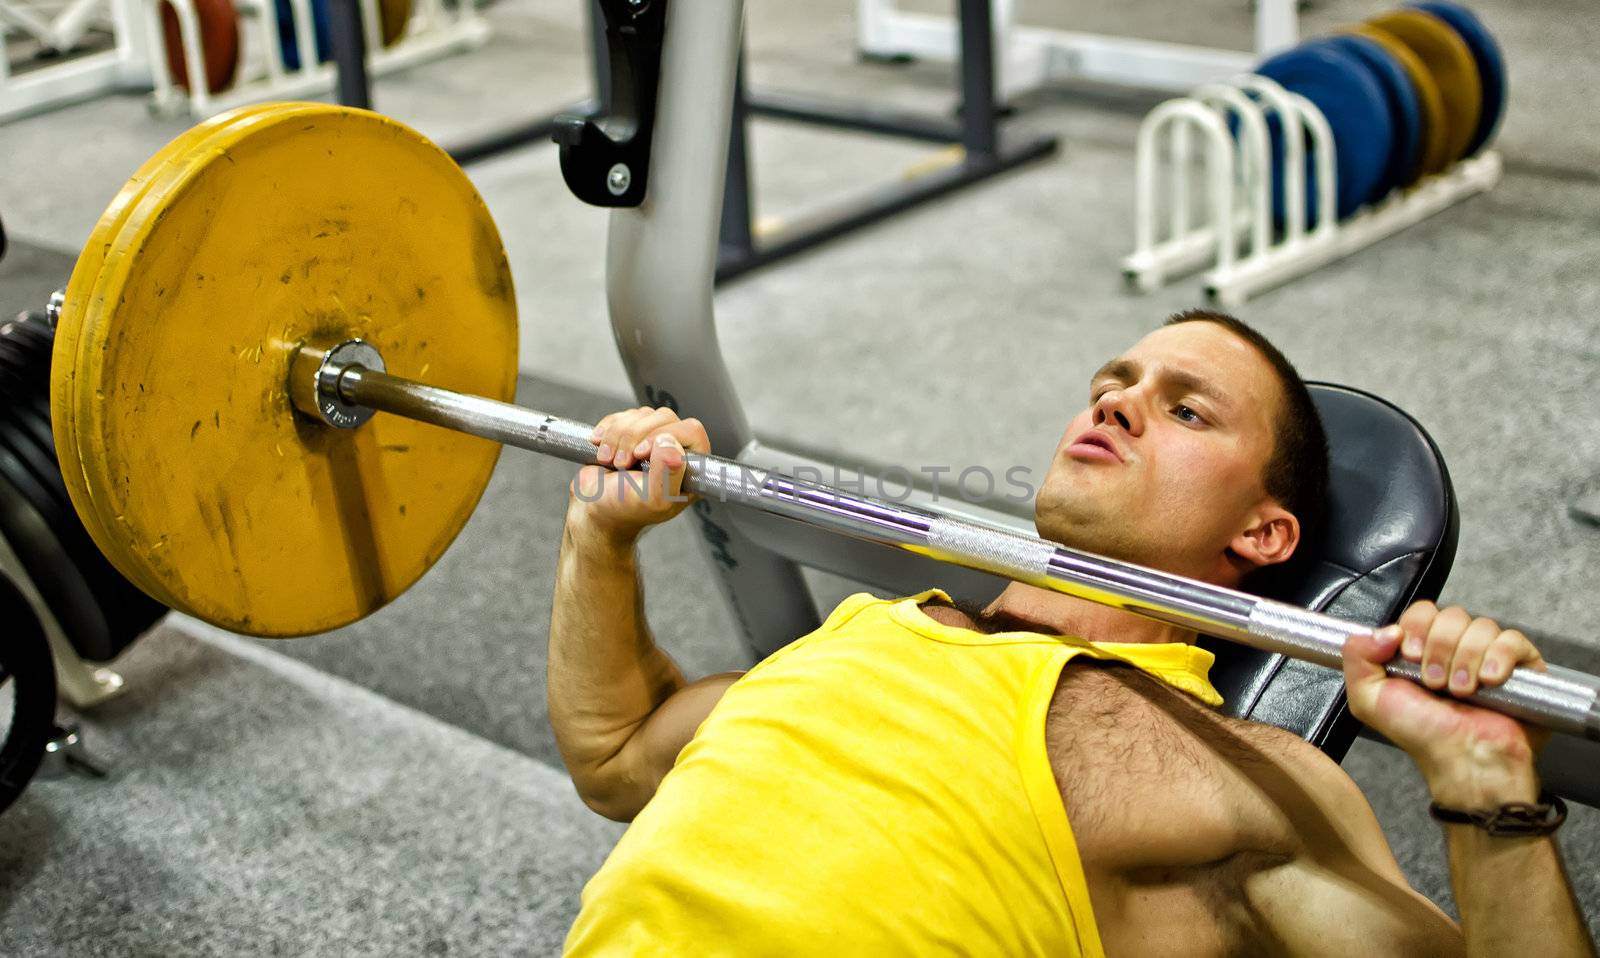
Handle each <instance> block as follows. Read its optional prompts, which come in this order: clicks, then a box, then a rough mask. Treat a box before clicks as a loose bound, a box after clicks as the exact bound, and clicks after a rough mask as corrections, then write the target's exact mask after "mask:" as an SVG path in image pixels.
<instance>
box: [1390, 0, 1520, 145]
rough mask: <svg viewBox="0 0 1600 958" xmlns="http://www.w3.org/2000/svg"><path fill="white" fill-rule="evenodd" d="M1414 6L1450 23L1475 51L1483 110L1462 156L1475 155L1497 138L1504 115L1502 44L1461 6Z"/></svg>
mask: <svg viewBox="0 0 1600 958" xmlns="http://www.w3.org/2000/svg"><path fill="white" fill-rule="evenodd" d="M1412 6H1413V7H1416V8H1417V9H1418V10H1422V11H1425V12H1427V13H1431V14H1433V15H1434V16H1436V17H1438V18H1439V19H1440V20H1443V21H1444V22H1445V23H1447V24H1449V25H1450V29H1452V30H1454V31H1455V32H1456V35H1457V36H1459V37H1461V40H1462V42H1464V43H1465V44H1466V45H1467V49H1468V50H1471V51H1472V60H1473V62H1474V63H1476V64H1477V65H1478V81H1479V82H1480V83H1481V84H1482V85H1483V109H1482V110H1481V111H1480V112H1479V114H1478V128H1477V129H1476V130H1475V131H1473V134H1472V140H1471V141H1470V142H1469V143H1468V144H1467V150H1466V152H1465V153H1464V154H1462V155H1463V156H1472V155H1473V154H1475V153H1477V152H1478V151H1479V150H1481V149H1483V145H1484V144H1485V143H1488V142H1489V140H1490V139H1492V138H1493V137H1494V131H1495V130H1496V129H1497V128H1498V127H1499V126H1500V118H1501V117H1502V116H1504V115H1505V109H1506V60H1505V57H1504V56H1502V55H1501V54H1500V44H1498V43H1496V42H1495V39H1494V34H1492V33H1490V32H1489V28H1488V27H1486V26H1484V24H1483V21H1482V20H1479V19H1478V17H1477V14H1475V13H1473V12H1472V11H1471V10H1468V9H1467V8H1466V7H1463V6H1461V5H1460V4H1458V3H1449V2H1447V0H1427V2H1425V3H1413V4H1412Z"/></svg>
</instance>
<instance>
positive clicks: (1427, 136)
mask: <svg viewBox="0 0 1600 958" xmlns="http://www.w3.org/2000/svg"><path fill="white" fill-rule="evenodd" d="M1255 72H1256V73H1257V74H1259V75H1261V76H1265V77H1267V78H1269V79H1271V80H1274V81H1276V82H1277V83H1278V84H1279V85H1281V86H1282V87H1283V88H1284V89H1286V90H1288V91H1290V92H1291V93H1297V94H1299V95H1301V96H1304V97H1305V98H1306V99H1308V100H1310V101H1311V102H1312V103H1313V104H1315V105H1316V107H1317V108H1318V109H1319V110H1320V111H1321V112H1322V115H1323V116H1324V117H1325V118H1326V119H1327V120H1328V124H1329V126H1330V127H1331V128H1332V130H1333V138H1334V145H1335V152H1336V163H1335V169H1336V171H1337V185H1338V193H1337V201H1338V202H1337V205H1338V216H1339V218H1340V219H1344V218H1346V217H1349V216H1350V215H1352V214H1354V213H1355V212H1356V211H1357V210H1359V209H1361V208H1362V207H1364V206H1368V205H1370V204H1372V203H1375V202H1377V201H1379V200H1381V199H1383V198H1384V197H1386V196H1388V195H1389V194H1390V193H1391V192H1392V191H1394V190H1396V189H1405V188H1408V187H1411V186H1413V185H1415V184H1416V183H1417V182H1418V181H1419V180H1421V179H1422V177H1424V176H1427V175H1430V174H1435V173H1442V172H1444V171H1445V170H1447V169H1449V168H1450V167H1452V166H1453V165H1454V164H1456V163H1457V162H1459V161H1461V160H1464V159H1467V158H1468V157H1471V156H1473V155H1475V154H1477V153H1478V152H1479V151H1481V150H1482V149H1483V148H1484V146H1485V145H1486V144H1487V143H1488V142H1489V141H1490V139H1491V138H1492V137H1493V135H1494V131H1495V130H1496V129H1497V128H1498V126H1499V124H1500V119H1501V116H1502V115H1503V113H1504V110H1505V93H1506V73H1505V61H1504V58H1503V57H1502V56H1501V53H1500V49H1499V45H1498V44H1497V43H1496V42H1495V39H1494V36H1493V35H1492V34H1491V33H1490V32H1489V30H1488V28H1487V27H1485V26H1484V24H1483V22H1482V21H1481V20H1479V19H1478V18H1477V16H1475V15H1474V14H1473V13H1472V12H1471V11H1470V10H1468V9H1467V8H1466V7H1463V6H1460V5H1458V4H1455V3H1451V2H1447V0H1428V2H1421V3H1416V4H1414V5H1411V6H1407V7H1403V8H1401V9H1398V10H1392V11H1389V12H1387V13H1382V14H1379V15H1378V16H1375V17H1372V18H1370V19H1369V20H1367V21H1366V22H1365V23H1362V24H1358V25H1355V26H1352V27H1349V28H1346V29H1345V30H1344V31H1341V32H1340V33H1338V34H1336V35H1334V36H1329V37H1319V38H1316V39H1313V40H1309V41H1307V42H1305V43H1302V44H1300V45H1299V46H1297V47H1294V48H1292V49H1290V50H1286V51H1284V52H1282V53H1279V54H1277V55H1275V56H1273V57H1271V58H1269V59H1268V60H1266V61H1264V62H1263V63H1262V64H1261V65H1260V66H1258V67H1257V68H1256V70H1255ZM1273 133H1274V155H1275V157H1276V160H1275V164H1274V171H1275V176H1274V196H1275V202H1274V208H1275V212H1276V215H1277V218H1278V219H1279V221H1280V222H1281V221H1282V219H1283V205H1284V204H1283V197H1282V193H1283V189H1284V186H1283V174H1282V170H1283V159H1282V154H1283V148H1282V144H1281V142H1278V140H1279V139H1281V138H1280V137H1279V136H1278V135H1277V132H1276V130H1274V131H1273ZM1307 179H1308V182H1307V184H1306V192H1307V207H1308V210H1310V211H1312V212H1311V214H1310V218H1312V219H1314V218H1315V213H1314V210H1315V203H1316V193H1317V191H1316V188H1315V186H1316V183H1315V172H1314V171H1313V173H1312V175H1310V176H1308V178H1307Z"/></svg>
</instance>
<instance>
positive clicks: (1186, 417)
mask: <svg viewBox="0 0 1600 958" xmlns="http://www.w3.org/2000/svg"><path fill="white" fill-rule="evenodd" d="M1172 413H1173V415H1175V416H1177V417H1178V418H1179V419H1182V420H1183V421H1184V422H1201V423H1203V422H1205V421H1206V420H1205V417H1204V416H1202V415H1200V414H1199V413H1197V412H1195V411H1194V410H1193V409H1192V408H1190V407H1189V406H1185V405H1183V404H1182V403H1179V404H1178V405H1176V406H1174V407H1172Z"/></svg>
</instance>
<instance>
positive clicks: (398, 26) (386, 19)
mask: <svg viewBox="0 0 1600 958" xmlns="http://www.w3.org/2000/svg"><path fill="white" fill-rule="evenodd" d="M462 2H467V0H462ZM378 22H379V23H380V24H381V26H380V27H379V30H378V32H379V33H380V34H381V35H382V39H383V45H384V46H386V47H392V46H394V45H395V44H396V43H399V42H400V38H401V37H403V36H405V33H406V26H407V25H408V24H410V23H411V0H378Z"/></svg>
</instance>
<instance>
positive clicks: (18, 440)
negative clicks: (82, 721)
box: [0, 421, 166, 662]
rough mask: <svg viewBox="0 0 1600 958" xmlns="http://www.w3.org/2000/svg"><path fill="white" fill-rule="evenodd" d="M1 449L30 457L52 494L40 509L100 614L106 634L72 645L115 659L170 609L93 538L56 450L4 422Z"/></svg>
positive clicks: (90, 655)
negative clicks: (136, 583) (135, 583)
mask: <svg viewBox="0 0 1600 958" xmlns="http://www.w3.org/2000/svg"><path fill="white" fill-rule="evenodd" d="M0 448H9V449H10V450H11V451H12V452H13V453H15V454H16V455H17V457H18V458H19V459H23V460H26V461H27V463H28V465H29V466H30V467H31V468H32V469H33V470H34V478H35V479H36V480H37V482H38V485H39V487H40V488H42V489H44V490H45V491H46V492H47V493H48V494H50V496H51V499H52V500H53V501H52V502H50V503H39V504H36V508H37V509H38V511H39V512H40V514H41V517H42V518H44V519H45V521H46V523H47V525H48V526H49V527H50V528H51V529H52V530H54V531H55V533H56V536H57V539H58V543H59V545H60V546H61V550H62V552H63V553H64V554H65V555H66V556H67V558H68V559H69V561H71V562H72V563H73V565H74V566H76V568H77V570H78V572H79V575H80V577H81V578H82V579H83V581H84V582H85V583H86V584H87V586H88V588H89V591H90V593H91V595H92V596H93V600H94V601H95V603H96V606H97V611H98V612H99V613H100V617H101V619H102V622H103V624H104V629H105V635H104V638H103V639H102V638H101V636H99V635H98V634H91V633H85V634H83V635H81V636H80V635H77V634H73V635H72V636H71V637H72V641H73V646H74V647H75V648H76V649H77V650H78V654H79V655H82V656H83V657H84V658H86V659H89V660H91V661H97V662H98V661H106V660H109V659H111V658H114V657H115V656H116V655H117V654H118V653H120V652H121V651H122V650H123V649H124V648H126V647H127V645H128V644H129V643H130V642H132V641H133V640H134V639H135V638H137V637H138V636H139V634H140V633H142V632H143V631H144V630H145V629H146V628H148V627H149V626H150V625H151V623H153V622H155V621H156V620H157V619H159V618H160V617H161V616H162V615H164V614H165V613H166V607H165V606H162V605H160V604H159V603H157V602H155V600H153V599H151V598H150V597H149V596H147V595H145V594H144V593H143V592H141V591H139V589H138V588H136V587H135V586H133V585H132V584H131V583H130V582H128V580H127V579H125V578H124V577H123V576H122V573H120V572H118V571H117V570H116V569H115V568H113V567H112V565H111V563H110V562H109V561H107V560H106V557H105V555H104V554H103V553H101V551H100V549H99V547H98V546H96V545H95V543H94V541H93V540H92V539H90V538H89V533H88V530H87V529H85V528H84V527H83V521H82V520H81V519H79V518H78V514H77V511H76V510H75V509H74V508H73V506H72V501H71V498H70V497H69V495H68V493H67V489H66V485H65V484H64V483H62V481H61V473H60V470H59V468H58V467H57V465H56V461H55V458H54V455H53V453H51V452H50V451H48V450H45V449H42V448H40V446H39V445H38V444H37V443H36V442H34V441H32V438H31V437H28V436H26V435H24V434H23V433H22V432H20V431H19V430H16V429H15V428H14V427H13V426H11V425H10V424H9V423H6V422H4V421H0ZM41 470H42V471H41Z"/></svg>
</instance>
